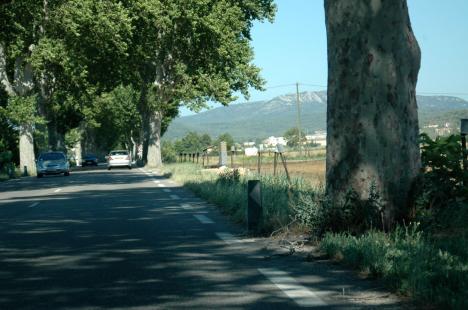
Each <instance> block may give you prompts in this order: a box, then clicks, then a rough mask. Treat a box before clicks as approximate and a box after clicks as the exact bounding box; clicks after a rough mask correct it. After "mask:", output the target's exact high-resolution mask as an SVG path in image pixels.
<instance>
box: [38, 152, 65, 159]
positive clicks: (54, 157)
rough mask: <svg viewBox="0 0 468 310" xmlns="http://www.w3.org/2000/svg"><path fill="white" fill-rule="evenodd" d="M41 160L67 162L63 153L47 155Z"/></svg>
mask: <svg viewBox="0 0 468 310" xmlns="http://www.w3.org/2000/svg"><path fill="white" fill-rule="evenodd" d="M39 159H40V160H65V156H64V155H63V154H62V153H45V154H42V155H41V156H40V157H39Z"/></svg>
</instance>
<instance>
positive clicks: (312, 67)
mask: <svg viewBox="0 0 468 310" xmlns="http://www.w3.org/2000/svg"><path fill="white" fill-rule="evenodd" d="M276 4H277V7H278V11H277V14H276V19H275V21H274V23H268V22H265V23H256V24H255V26H254V28H253V30H252V46H253V48H254V51H255V60H254V63H255V64H256V65H257V66H258V67H260V68H261V69H262V77H263V78H264V79H265V80H266V81H267V85H266V86H267V87H272V88H269V89H267V90H266V91H264V92H259V91H255V90H252V92H251V96H250V99H249V100H248V101H255V100H267V99H271V98H273V97H274V96H277V95H281V94H285V93H292V92H294V91H295V86H294V85H291V86H285V87H275V86H280V85H288V84H294V83H296V82H299V83H303V84H311V85H321V86H326V85H327V47H326V43H327V41H326V40H327V39H326V33H325V13H324V8H323V0H277V1H276ZM408 6H409V10H410V18H411V22H412V25H413V30H414V32H415V35H416V38H417V40H418V42H419V45H420V47H421V50H422V61H421V62H422V63H421V70H420V72H419V79H418V87H417V91H418V93H419V94H423V95H427V94H431V93H441V94H453V95H455V96H458V97H461V98H464V99H468V1H467V0H450V1H446V0H445V1H444V0H431V1H427V0H408ZM321 86H310V85H307V86H306V85H302V86H300V90H301V91H304V90H324V89H325V88H324V87H321ZM244 101H246V99H244V98H239V100H237V102H244ZM213 106H218V105H216V104H215V105H213ZM181 112H182V115H188V114H191V113H190V112H189V111H187V110H186V109H184V110H182V111H181Z"/></svg>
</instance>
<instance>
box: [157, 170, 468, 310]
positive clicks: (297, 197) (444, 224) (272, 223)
mask: <svg viewBox="0 0 468 310" xmlns="http://www.w3.org/2000/svg"><path fill="white" fill-rule="evenodd" d="M215 171H217V170H212V169H211V170H209V169H207V170H204V169H202V168H201V167H200V166H199V165H196V164H190V163H179V164H168V165H166V166H165V172H166V173H167V174H168V175H170V176H171V177H172V178H173V179H174V180H176V181H177V182H179V183H182V184H183V185H184V186H186V187H188V188H189V189H191V190H192V191H193V192H194V193H195V194H196V195H198V196H200V197H202V198H204V199H206V200H207V201H209V202H211V203H214V204H216V205H218V206H219V207H220V208H221V210H222V211H223V212H224V213H225V214H227V215H229V216H230V217H231V218H232V219H233V220H234V221H235V222H237V223H245V218H246V208H247V181H248V180H250V179H259V180H261V182H262V200H263V208H264V209H263V221H262V223H261V228H260V231H259V232H258V233H260V234H263V235H266V234H269V233H271V232H272V231H276V230H277V229H279V228H284V227H285V226H286V225H290V224H291V223H294V225H295V227H296V228H298V229H299V231H302V232H306V231H307V232H310V233H311V234H316V235H317V236H320V235H322V234H323V233H324V232H325V233H324V234H323V235H322V239H321V241H320V245H319V248H320V250H321V251H322V252H324V253H325V254H326V255H327V256H329V257H330V258H332V259H334V260H335V261H337V262H340V263H343V264H345V265H347V266H349V267H351V268H353V269H356V270H358V271H359V272H360V273H361V275H364V276H367V277H371V278H372V277H375V278H382V279H383V280H384V282H385V283H386V284H387V285H388V287H389V288H390V289H392V290H393V291H396V292H399V293H400V294H402V295H406V296H410V297H411V298H413V299H414V300H415V301H416V302H417V303H418V305H421V306H422V307H429V308H442V307H447V308H449V309H468V229H467V227H466V223H467V222H468V206H467V205H466V202H461V203H460V204H459V205H458V206H457V207H452V208H450V209H447V210H445V211H444V212H441V213H440V214H438V216H437V218H438V221H437V222H432V223H431V225H423V224H418V223H412V224H410V225H408V226H400V227H397V228H396V229H395V230H394V231H392V232H390V233H385V232H382V231H378V230H373V229H371V230H368V231H366V232H364V233H362V234H356V232H354V233H353V234H352V233H350V232H341V233H331V232H326V231H327V227H328V226H329V225H330V221H336V220H337V219H336V218H335V216H336V214H335V213H333V209H329V208H330V207H329V206H327V203H325V202H326V200H325V199H324V191H323V187H321V186H315V187H314V186H312V185H311V183H310V182H309V181H306V180H304V179H303V178H300V177H299V178H293V181H292V184H291V185H289V184H288V182H287V180H286V178H285V177H284V176H281V175H280V176H277V177H273V176H271V175H268V174H264V175H263V174H262V175H258V174H256V173H247V174H245V175H236V174H234V173H232V172H229V170H227V171H226V172H223V173H216V172H215ZM327 225H328V226H327ZM291 226H292V225H291Z"/></svg>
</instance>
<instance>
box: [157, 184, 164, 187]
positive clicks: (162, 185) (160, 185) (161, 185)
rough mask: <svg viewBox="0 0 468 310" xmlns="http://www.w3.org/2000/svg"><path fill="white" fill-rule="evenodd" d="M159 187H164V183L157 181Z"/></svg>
mask: <svg viewBox="0 0 468 310" xmlns="http://www.w3.org/2000/svg"><path fill="white" fill-rule="evenodd" d="M158 186H159V187H166V185H164V184H162V183H159V184H158Z"/></svg>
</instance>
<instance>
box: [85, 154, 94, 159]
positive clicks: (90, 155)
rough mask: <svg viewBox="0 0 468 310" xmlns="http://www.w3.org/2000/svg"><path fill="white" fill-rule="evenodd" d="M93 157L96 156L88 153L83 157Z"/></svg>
mask: <svg viewBox="0 0 468 310" xmlns="http://www.w3.org/2000/svg"><path fill="white" fill-rule="evenodd" d="M94 157H96V156H94V155H92V154H88V155H86V156H85V158H94Z"/></svg>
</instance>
